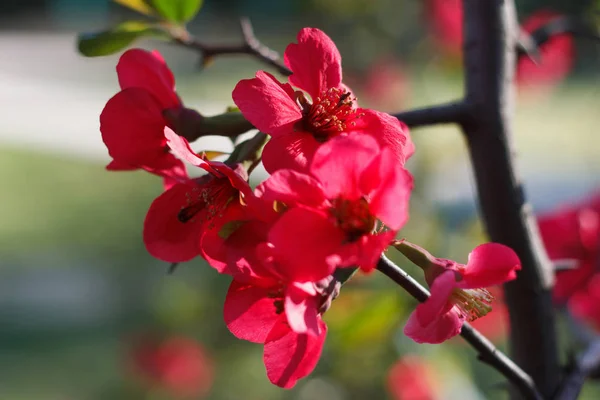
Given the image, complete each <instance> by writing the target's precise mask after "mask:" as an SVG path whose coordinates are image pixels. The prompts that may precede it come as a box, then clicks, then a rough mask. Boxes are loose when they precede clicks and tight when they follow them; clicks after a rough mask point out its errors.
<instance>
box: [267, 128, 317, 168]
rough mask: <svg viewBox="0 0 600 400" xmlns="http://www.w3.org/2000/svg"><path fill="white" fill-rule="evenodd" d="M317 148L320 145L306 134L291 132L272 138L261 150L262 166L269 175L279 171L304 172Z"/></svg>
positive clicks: (311, 136)
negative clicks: (292, 170)
mask: <svg viewBox="0 0 600 400" xmlns="http://www.w3.org/2000/svg"><path fill="white" fill-rule="evenodd" d="M319 147H320V143H319V142H317V140H316V139H315V138H314V136H313V135H311V134H309V133H306V132H301V131H299V132H291V133H290V134H287V135H281V136H278V137H273V138H271V140H269V141H268V142H267V144H266V145H265V148H264V150H263V154H262V161H263V165H264V166H265V169H266V170H267V172H268V173H270V174H272V173H274V172H275V171H277V170H279V169H294V170H296V171H299V172H305V171H307V169H308V165H310V162H311V161H312V159H313V156H314V154H315V152H316V151H317V149H318V148H319Z"/></svg>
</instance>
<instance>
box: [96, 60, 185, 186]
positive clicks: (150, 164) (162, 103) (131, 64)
mask: <svg viewBox="0 0 600 400" xmlns="http://www.w3.org/2000/svg"><path fill="white" fill-rule="evenodd" d="M117 75H118V77H119V84H120V86H121V91H120V92H119V93H117V94H116V95H115V96H113V97H112V98H111V99H110V100H109V101H108V102H107V103H106V106H105V107H104V109H103V110H102V113H101V114H100V131H101V132H102V140H103V141H104V143H105V144H106V147H107V148H108V152H109V154H110V156H111V157H112V158H113V161H112V162H111V163H110V164H108V166H107V167H106V168H107V169H109V170H114V171H117V170H133V169H140V168H141V169H144V170H146V171H149V172H151V173H153V174H156V175H159V176H162V177H163V178H164V179H165V186H166V188H169V187H171V186H172V185H174V184H175V183H177V182H179V181H182V180H185V179H187V173H186V171H185V167H184V165H183V163H182V162H181V161H180V160H178V159H177V158H176V157H175V156H174V155H173V154H171V153H170V152H169V147H168V145H167V139H166V138H165V136H164V134H163V132H164V128H165V126H167V121H166V120H165V118H164V117H163V112H164V111H165V110H169V109H177V108H181V107H182V104H181V101H180V99H179V97H178V96H177V93H176V92H175V79H174V78H173V74H172V72H171V70H170V69H169V67H168V66H167V64H166V63H165V61H164V60H163V58H162V57H161V55H160V54H159V53H158V52H157V51H153V52H148V51H146V50H142V49H131V50H128V51H126V52H125V53H123V55H122V56H121V58H120V59H119V63H118V64H117Z"/></svg>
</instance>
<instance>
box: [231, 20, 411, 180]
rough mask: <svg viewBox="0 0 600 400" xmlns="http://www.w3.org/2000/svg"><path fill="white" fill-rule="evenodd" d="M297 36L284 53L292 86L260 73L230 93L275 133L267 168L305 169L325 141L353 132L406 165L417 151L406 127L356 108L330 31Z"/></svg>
mask: <svg viewBox="0 0 600 400" xmlns="http://www.w3.org/2000/svg"><path fill="white" fill-rule="evenodd" d="M297 39H298V43H297V44H295V43H292V44H290V45H289V46H288V47H287V49H286V50H285V54H284V60H285V64H286V65H287V66H288V67H289V68H290V69H291V70H292V71H293V74H292V75H291V76H290V77H289V82H290V83H289V84H288V83H285V84H283V83H280V82H278V81H277V80H276V79H275V78H274V77H273V76H272V75H271V74H269V73H267V72H264V71H258V72H257V73H256V77H255V78H253V79H246V80H242V81H240V82H239V83H238V84H237V85H236V87H235V89H234V90H233V94H232V95H233V100H234V102H235V103H236V104H237V106H238V107H239V108H240V110H241V112H242V114H244V117H246V119H247V120H248V121H250V122H251V123H252V124H253V125H254V126H255V127H256V128H257V129H259V130H260V131H262V132H265V133H267V134H269V135H271V136H272V139H271V140H270V141H269V142H268V143H267V145H266V146H265V149H264V152H263V163H264V165H265V168H266V170H267V171H268V172H270V173H273V172H275V171H276V170H278V169H282V168H291V169H304V168H306V167H307V166H308V165H309V164H310V161H311V159H312V157H313V156H314V153H315V152H316V150H317V148H318V147H319V146H320V145H321V143H323V142H325V141H327V140H329V139H330V138H332V137H335V136H339V135H341V134H355V133H367V134H370V135H373V136H374V137H375V138H376V139H377V140H378V141H379V142H380V144H381V145H387V146H390V147H391V148H392V150H393V151H394V154H395V155H396V157H397V159H398V160H399V161H400V163H401V164H404V162H405V160H406V159H407V158H408V157H410V155H411V154H412V153H413V151H414V146H413V144H412V142H411V140H410V136H409V134H408V129H407V127H406V126H404V125H403V124H402V123H400V122H399V121H398V120H397V119H396V118H394V117H392V116H391V115H389V114H385V113H381V112H378V111H374V110H369V109H363V108H357V107H356V99H355V98H354V97H353V96H352V93H351V92H350V90H349V89H348V88H347V87H346V86H345V85H344V84H343V83H342V66H341V56H340V53H339V52H338V50H337V48H336V47H335V44H334V43H333V42H332V41H331V39H330V38H329V37H328V36H327V35H325V34H324V33H323V32H322V31H320V30H318V29H315V28H304V29H302V30H301V31H300V33H298V38H297ZM290 84H291V85H294V86H296V87H298V88H300V89H302V90H304V91H305V92H306V93H307V94H308V95H309V96H310V98H311V99H312V102H311V101H310V100H309V99H308V98H307V96H306V94H305V92H302V91H294V89H293V88H292V86H291V85H290Z"/></svg>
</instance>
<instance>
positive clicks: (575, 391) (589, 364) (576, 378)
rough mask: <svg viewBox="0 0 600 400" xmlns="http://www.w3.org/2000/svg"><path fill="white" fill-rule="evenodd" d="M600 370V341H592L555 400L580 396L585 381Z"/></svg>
mask: <svg viewBox="0 0 600 400" xmlns="http://www.w3.org/2000/svg"><path fill="white" fill-rule="evenodd" d="M599 368H600V339H596V340H594V341H592V342H591V343H590V344H589V345H588V347H587V348H586V349H585V350H584V351H583V353H581V354H580V355H579V357H577V359H576V360H575V362H574V365H573V366H572V367H571V368H570V370H569V372H568V373H567V376H566V377H565V378H564V379H563V380H562V382H561V383H560V387H559V389H558V392H557V394H556V396H555V397H554V398H553V400H571V399H576V398H577V397H578V396H579V392H580V391H581V388H582V387H583V384H584V383H585V379H586V378H587V377H588V376H589V375H591V374H592V373H594V372H595V371H597V370H598V369H599Z"/></svg>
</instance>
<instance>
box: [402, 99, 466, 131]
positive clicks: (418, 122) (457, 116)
mask: <svg viewBox="0 0 600 400" xmlns="http://www.w3.org/2000/svg"><path fill="white" fill-rule="evenodd" d="M467 116H468V107H467V104H466V103H465V102H464V101H453V102H451V103H446V104H440V105H437V106H431V107H425V108H419V109H416V110H408V111H404V112H401V113H397V114H394V117H396V118H398V119H399V120H400V121H402V122H404V123H405V124H406V125H407V126H408V127H410V128H417V127H420V126H428V125H437V124H452V123H456V124H462V123H463V122H465V120H466V118H467Z"/></svg>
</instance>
